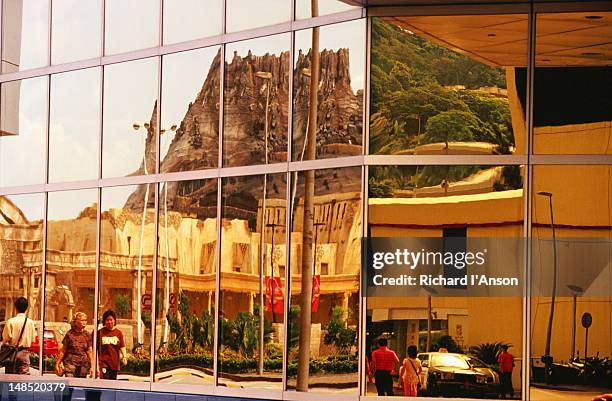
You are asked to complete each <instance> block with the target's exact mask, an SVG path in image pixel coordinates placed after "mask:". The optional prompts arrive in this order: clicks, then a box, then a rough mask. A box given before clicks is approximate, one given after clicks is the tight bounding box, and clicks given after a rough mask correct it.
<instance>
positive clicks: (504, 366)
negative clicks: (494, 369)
mask: <svg viewBox="0 0 612 401" xmlns="http://www.w3.org/2000/svg"><path fill="white" fill-rule="evenodd" d="M497 362H498V363H499V371H500V372H501V376H500V382H501V397H502V398H506V394H508V395H509V396H510V397H513V396H514V388H513V387H512V370H513V369H514V356H513V355H512V354H511V353H509V352H508V346H507V345H505V344H504V345H502V346H501V352H500V353H499V356H498V357H497Z"/></svg>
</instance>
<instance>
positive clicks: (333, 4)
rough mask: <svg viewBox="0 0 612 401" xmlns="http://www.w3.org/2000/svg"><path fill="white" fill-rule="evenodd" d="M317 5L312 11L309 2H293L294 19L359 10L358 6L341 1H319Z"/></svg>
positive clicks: (308, 0) (301, 0)
mask: <svg viewBox="0 0 612 401" xmlns="http://www.w3.org/2000/svg"><path fill="white" fill-rule="evenodd" d="M317 3H318V7H317V9H316V10H313V9H312V2H311V1H310V0H295V19H296V20H300V19H306V18H311V17H312V16H315V17H316V16H320V15H327V14H334V13H339V12H342V11H349V10H354V9H356V8H360V6H359V5H352V4H349V3H350V2H348V1H343V0H319V1H318V2H317ZM353 3H355V2H353Z"/></svg>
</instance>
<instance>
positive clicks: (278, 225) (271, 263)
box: [266, 223, 282, 323]
mask: <svg viewBox="0 0 612 401" xmlns="http://www.w3.org/2000/svg"><path fill="white" fill-rule="evenodd" d="M266 227H270V228H272V252H270V278H271V280H272V281H271V284H270V290H271V294H270V307H271V309H272V323H276V322H275V321H274V320H275V319H274V233H275V231H276V227H282V224H276V223H268V224H266ZM279 274H280V273H279Z"/></svg>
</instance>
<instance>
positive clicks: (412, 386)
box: [400, 345, 423, 397]
mask: <svg viewBox="0 0 612 401" xmlns="http://www.w3.org/2000/svg"><path fill="white" fill-rule="evenodd" d="M407 354H408V358H404V361H403V362H402V367H401V369H400V380H401V381H402V383H403V385H404V396H406V397H416V396H417V395H418V394H417V393H418V391H419V383H420V382H421V379H420V377H419V375H420V374H421V372H422V371H423V369H422V368H421V361H419V360H418V359H417V357H416V356H417V347H416V345H410V346H409V347H408V351H407Z"/></svg>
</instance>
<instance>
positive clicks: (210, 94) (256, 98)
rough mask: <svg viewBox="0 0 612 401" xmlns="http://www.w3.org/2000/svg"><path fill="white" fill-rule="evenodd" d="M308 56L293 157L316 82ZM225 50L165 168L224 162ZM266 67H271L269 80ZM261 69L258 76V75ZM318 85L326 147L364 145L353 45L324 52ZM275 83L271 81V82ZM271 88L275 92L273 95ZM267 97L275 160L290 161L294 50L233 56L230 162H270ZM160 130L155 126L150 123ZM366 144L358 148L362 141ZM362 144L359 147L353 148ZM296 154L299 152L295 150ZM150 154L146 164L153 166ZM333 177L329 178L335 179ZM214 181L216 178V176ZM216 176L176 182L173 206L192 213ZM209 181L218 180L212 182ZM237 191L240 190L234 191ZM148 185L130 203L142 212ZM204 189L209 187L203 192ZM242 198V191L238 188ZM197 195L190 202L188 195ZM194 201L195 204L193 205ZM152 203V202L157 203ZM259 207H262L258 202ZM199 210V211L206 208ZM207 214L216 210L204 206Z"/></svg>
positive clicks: (171, 188) (252, 192)
mask: <svg viewBox="0 0 612 401" xmlns="http://www.w3.org/2000/svg"><path fill="white" fill-rule="evenodd" d="M309 59H310V57H309V54H307V55H304V54H302V53H301V52H300V54H299V55H298V59H297V60H296V71H297V73H296V74H295V77H294V97H295V100H294V114H293V118H294V120H293V121H294V127H295V128H294V132H295V140H294V143H295V147H294V149H299V150H298V151H297V152H298V154H296V155H295V156H294V159H295V160H299V159H300V155H299V153H300V151H301V149H302V144H303V137H304V132H305V131H306V126H307V121H308V103H309V91H310V83H309V78H308V76H307V75H305V74H304V72H305V69H307V68H308V67H309V66H310V60H309ZM219 68H220V55H219V54H217V56H216V57H215V59H214V60H213V63H212V65H211V67H210V69H209V72H208V75H207V77H206V79H205V80H204V83H203V85H202V88H201V90H200V92H199V93H198V95H197V97H196V99H195V100H194V101H193V102H191V103H189V105H188V106H187V111H186V113H185V117H184V118H183V120H182V121H181V123H180V125H179V128H178V129H177V131H176V134H175V136H174V138H173V140H172V142H171V144H170V147H169V150H168V153H167V155H166V156H165V157H164V158H163V160H162V161H161V172H163V173H167V172H177V171H193V170H203V169H207V168H214V167H217V166H218V148H219V144H218V133H219V98H220V96H219V94H220V93H219V91H220V72H219ZM262 72H263V73H270V74H271V76H270V75H268V77H263V78H262V76H261V75H262ZM258 73H259V74H258ZM320 76H321V81H320V84H319V88H320V95H319V115H318V130H317V143H318V145H319V146H318V149H319V150H318V152H319V153H326V154H329V153H335V154H342V155H350V154H354V153H355V152H359V151H360V144H361V131H362V117H361V116H362V108H363V102H362V93H361V91H359V92H358V93H357V95H355V94H354V93H353V90H352V88H351V86H350V72H349V53H348V50H347V49H339V50H338V51H335V52H334V51H332V50H324V51H322V52H321V75H320ZM268 85H269V87H268ZM268 92H269V94H268ZM266 101H267V103H268V104H269V106H268V149H269V160H270V162H280V161H286V157H287V152H286V150H287V132H288V116H287V112H288V101H289V53H288V52H283V53H281V54H280V55H279V56H277V55H274V54H265V55H263V56H254V55H253V54H251V52H249V53H248V54H247V56H245V57H240V56H239V55H237V54H234V57H233V59H232V61H231V62H230V63H227V64H226V78H225V99H224V103H225V121H224V133H225V134H224V154H225V156H224V164H225V165H228V166H240V165H253V164H263V163H265V129H266V115H265V114H266V113H265V109H266ZM151 127H152V129H153V127H154V124H151ZM152 145H153V142H152V136H151V135H149V136H147V154H153V152H151V149H153V146H152ZM358 145H359V146H358ZM353 148H356V149H353ZM294 152H295V150H294ZM149 159H151V161H152V160H153V159H152V157H151V158H149V157H147V161H148V163H147V166H148V167H151V168H150V170H152V166H153V164H154V163H150V165H149ZM333 180H334V178H333V177H329V180H328V181H329V182H331V181H333ZM213 181H214V180H213ZM213 181H205V180H200V181H197V182H196V181H194V182H190V183H170V184H169V185H168V207H169V208H170V209H171V210H177V211H183V212H187V211H189V212H190V213H193V212H194V208H195V209H198V210H199V209H200V208H202V207H204V205H196V203H201V200H202V199H210V200H211V201H212V199H213V198H214V197H215V195H214V192H215V191H216V189H215V186H214V185H213V184H212V183H213ZM208 182H210V183H211V184H208ZM233 190H234V191H236V189H233ZM144 191H145V187H144V186H142V185H141V186H139V188H138V190H137V191H135V192H134V193H133V194H132V195H131V196H130V198H129V199H128V201H127V202H126V207H128V208H130V209H135V210H141V208H142V202H143V199H144ZM202 191H204V192H205V193H203V192H202ZM241 191H242V193H244V194H245V198H250V199H253V202H256V200H257V197H258V196H261V195H260V194H261V188H255V187H253V186H249V185H246V186H244V187H243V188H242V190H241ZM234 195H236V196H238V195H239V194H238V193H236V194H234ZM190 198H191V199H192V201H191V202H190V201H189V199H190ZM192 203H193V204H192ZM150 206H151V207H152V206H153V205H152V204H151V205H150ZM251 206H254V207H255V208H256V206H255V205H251ZM199 213H200V212H198V214H199ZM203 213H204V214H206V215H208V214H209V212H203Z"/></svg>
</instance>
